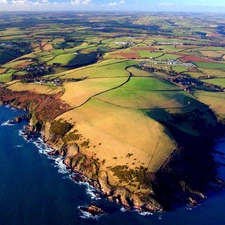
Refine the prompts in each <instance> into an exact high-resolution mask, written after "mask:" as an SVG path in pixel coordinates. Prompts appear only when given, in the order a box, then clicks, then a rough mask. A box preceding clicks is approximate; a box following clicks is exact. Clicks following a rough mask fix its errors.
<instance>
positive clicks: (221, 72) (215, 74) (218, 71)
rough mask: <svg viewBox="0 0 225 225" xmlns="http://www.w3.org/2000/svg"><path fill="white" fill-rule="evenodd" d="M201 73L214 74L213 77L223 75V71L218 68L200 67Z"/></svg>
mask: <svg viewBox="0 0 225 225" xmlns="http://www.w3.org/2000/svg"><path fill="white" fill-rule="evenodd" d="M200 71H201V73H203V74H205V75H208V76H215V77H225V71H223V70H219V69H204V68H200Z"/></svg>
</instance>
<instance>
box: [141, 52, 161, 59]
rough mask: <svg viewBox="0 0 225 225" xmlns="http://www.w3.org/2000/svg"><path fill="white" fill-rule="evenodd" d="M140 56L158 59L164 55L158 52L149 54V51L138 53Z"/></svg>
mask: <svg viewBox="0 0 225 225" xmlns="http://www.w3.org/2000/svg"><path fill="white" fill-rule="evenodd" d="M138 54H139V56H140V57H141V58H158V57H159V56H161V55H162V54H163V53H156V52H148V51H138Z"/></svg>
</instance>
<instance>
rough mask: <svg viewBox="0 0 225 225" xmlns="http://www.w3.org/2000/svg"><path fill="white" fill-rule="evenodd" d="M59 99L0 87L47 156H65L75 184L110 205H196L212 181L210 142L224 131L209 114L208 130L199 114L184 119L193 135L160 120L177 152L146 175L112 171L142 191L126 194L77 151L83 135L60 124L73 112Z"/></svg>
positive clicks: (122, 169) (148, 207)
mask: <svg viewBox="0 0 225 225" xmlns="http://www.w3.org/2000/svg"><path fill="white" fill-rule="evenodd" d="M61 94H62V93H57V94H55V95H44V94H38V93H35V92H34V93H31V92H28V91H20V92H15V91H14V92H13V91H10V90H8V89H6V88H1V89H0V101H1V103H2V104H10V105H11V106H13V107H16V108H20V109H24V110H28V111H29V118H30V127H31V130H32V132H42V134H43V139H44V140H45V142H46V143H47V144H48V145H50V146H52V147H53V148H54V151H53V152H51V154H54V155H61V156H63V157H64V163H65V164H66V166H67V167H68V169H70V170H71V171H74V172H77V174H78V175H77V176H76V177H74V180H75V181H80V180H85V181H87V182H89V183H90V185H93V186H94V187H96V188H97V189H98V190H99V191H101V193H102V194H104V195H105V196H107V198H108V199H109V200H111V201H114V202H117V203H119V204H122V205H124V206H126V207H129V208H133V207H134V208H139V209H142V210H164V209H170V208H171V206H172V205H173V204H175V203H178V202H190V203H193V202H194V203H195V202H196V200H199V199H200V198H204V192H205V190H206V188H207V187H208V185H207V184H208V183H209V182H211V181H215V179H214V178H215V175H216V165H215V162H214V159H213V157H212V154H211V153H212V150H213V147H214V140H215V138H216V137H218V136H219V135H220V134H221V133H222V132H224V126H223V125H222V124H219V123H217V122H216V117H215V116H214V115H213V113H212V112H211V111H210V113H211V114H212V117H215V118H214V121H215V123H214V124H211V125H210V124H207V126H206V125H205V124H206V121H205V120H202V119H201V116H200V115H199V112H197V111H196V112H195V113H192V114H186V115H185V121H186V120H190V123H193V124H196V123H198V128H196V129H198V130H199V135H197V136H193V135H191V134H187V132H182V130H181V129H178V128H177V127H176V120H178V121H179V123H180V122H181V120H182V119H184V118H180V117H181V115H175V114H174V115H172V114H171V115H172V119H173V123H172V122H171V121H170V122H168V121H167V120H160V119H158V121H159V122H160V123H161V124H163V125H164V126H165V127H166V128H167V129H168V130H169V131H170V133H171V134H172V135H173V137H174V139H175V141H176V143H177V149H175V150H174V151H173V153H172V154H171V155H170V157H169V158H168V159H167V160H166V161H165V162H164V164H163V165H162V166H161V167H160V169H159V170H158V171H157V172H156V173H150V172H147V171H146V170H145V168H141V169H140V170H138V171H129V170H127V169H126V168H125V167H114V168H111V170H112V169H113V172H114V173H117V174H118V175H119V176H121V177H124V179H127V177H128V179H129V177H130V176H133V177H136V178H137V181H138V182H139V183H140V186H141V187H142V188H141V190H140V191H138V190H137V191H130V190H129V188H127V187H126V186H124V185H123V186H122V185H121V186H120V185H117V186H113V185H111V184H110V182H109V175H108V171H106V170H105V169H102V162H99V161H98V159H96V158H95V157H94V155H92V156H90V155H86V154H85V153H84V151H80V145H78V144H77V142H76V140H78V139H79V137H80V135H81V134H79V133H78V132H77V131H76V130H74V126H75V125H74V124H70V122H69V121H65V120H63V119H56V118H57V116H59V115H61V114H62V113H64V112H66V111H69V110H70V109H71V107H70V106H69V105H68V104H66V103H64V102H62V101H61V100H60V97H61ZM204 107H206V106H204ZM71 130H73V132H71ZM212 134H213V135H212ZM87 142H88V141H87ZM83 145H85V142H83ZM87 145H88V144H87ZM82 147H85V146H82ZM86 147H88V146H86ZM143 190H144V191H143Z"/></svg>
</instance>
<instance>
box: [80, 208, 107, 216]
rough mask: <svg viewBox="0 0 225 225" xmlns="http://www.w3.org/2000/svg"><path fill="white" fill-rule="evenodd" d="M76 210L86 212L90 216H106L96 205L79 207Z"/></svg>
mask: <svg viewBox="0 0 225 225" xmlns="http://www.w3.org/2000/svg"><path fill="white" fill-rule="evenodd" d="M78 209H79V210H80V211H81V212H86V213H89V214H91V215H92V216H101V215H104V214H106V212H104V211H103V209H101V208H100V207H99V206H96V205H88V206H87V207H84V206H79V207H78Z"/></svg>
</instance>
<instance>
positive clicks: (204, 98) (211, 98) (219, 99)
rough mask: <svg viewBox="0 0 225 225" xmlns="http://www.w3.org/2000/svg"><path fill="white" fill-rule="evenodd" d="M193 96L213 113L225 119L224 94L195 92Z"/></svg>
mask: <svg viewBox="0 0 225 225" xmlns="http://www.w3.org/2000/svg"><path fill="white" fill-rule="evenodd" d="M194 96H195V97H196V98H197V99H198V100H199V101H200V102H203V103H204V104H206V105H209V107H210V108H211V109H212V110H213V111H215V113H216V114H218V115H220V116H221V117H222V118H225V107H224V101H225V95H224V92H206V91H195V92H194Z"/></svg>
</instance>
